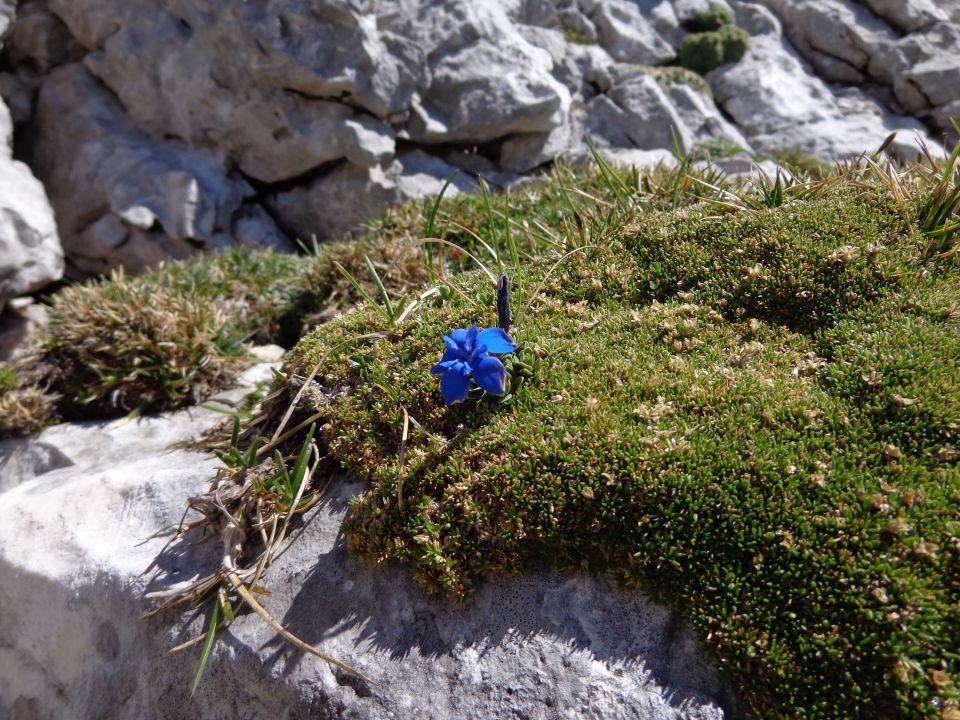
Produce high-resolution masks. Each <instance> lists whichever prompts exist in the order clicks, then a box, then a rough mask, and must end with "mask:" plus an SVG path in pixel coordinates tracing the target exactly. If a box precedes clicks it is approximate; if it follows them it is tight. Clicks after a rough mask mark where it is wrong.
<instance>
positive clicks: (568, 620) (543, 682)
mask: <svg viewBox="0 0 960 720" xmlns="http://www.w3.org/2000/svg"><path fill="white" fill-rule="evenodd" d="M269 367H270V366H268V365H261V366H258V367H256V368H253V369H251V370H250V371H248V372H247V373H246V374H245V378H246V381H247V382H254V381H257V380H261V379H263V378H265V377H268V376H269ZM243 392H244V390H242V389H241V390H240V391H239V392H237V391H234V392H233V393H230V394H229V395H230V396H231V397H233V398H234V399H236V398H237V397H238V396H239V395H242V393H243ZM220 418H222V416H221V415H218V414H215V413H213V412H210V411H206V410H201V409H196V408H195V409H190V410H184V411H180V412H177V413H174V414H170V415H165V416H160V417H153V418H147V417H144V418H138V419H136V420H132V421H126V420H117V421H112V422H98V423H80V424H72V425H60V426H56V427H52V428H48V429H47V430H45V431H44V432H43V433H42V434H41V435H40V436H39V437H38V438H36V439H33V440H17V441H6V442H5V443H3V444H2V445H0V457H4V458H5V459H4V460H3V461H2V462H0V488H5V492H4V494H3V503H2V504H0V520H2V521H0V580H2V582H0V632H2V633H3V637H4V638H5V641H4V643H3V644H2V645H0V716H3V717H8V718H18V719H21V718H22V719H24V720H25V719H26V718H31V719H36V718H68V717H110V718H117V719H123V718H131V719H134V718H136V719H137V720H151V719H153V718H181V717H187V716H197V717H203V718H211V719H218V718H223V719H224V720H226V719H228V718H229V719H231V720H232V719H233V718H237V717H244V718H257V719H260V718H263V719H264V720H266V719H268V718H269V719H271V720H273V719H274V718H364V719H367V718H369V719H380V718H383V719H386V718H414V717H416V718H435V719H436V720H448V719H456V718H475V717H491V718H492V717H507V716H509V715H515V716H520V717H529V718H611V717H618V718H636V719H637V720H641V719H642V720H720V719H721V718H730V717H739V716H740V714H741V710H740V707H739V705H738V703H737V700H736V698H735V697H733V696H732V695H731V693H730V692H729V691H728V690H727V689H726V688H725V687H724V685H723V683H722V682H721V681H720V678H719V675H718V673H717V671H716V670H715V669H714V668H712V667H711V666H710V665H709V664H708V663H707V662H706V661H705V659H704V658H703V656H702V655H701V653H700V651H699V649H698V648H697V645H696V643H695V642H694V640H693V638H692V636H691V635H690V633H689V632H688V631H687V630H686V629H685V628H684V626H683V625H682V624H681V623H680V622H679V621H678V620H677V619H676V618H674V617H673V616H672V615H671V613H670V612H669V611H668V610H667V609H666V608H664V607H663V606H659V605H656V604H654V603H652V602H650V601H649V600H647V599H646V598H644V597H643V596H642V595H640V594H639V593H637V592H633V591H631V592H617V591H616V590H615V589H614V588H613V587H612V586H611V585H610V583H609V582H608V581H606V580H605V579H603V578H600V577H597V576H592V575H580V576H569V575H561V574H558V573H554V572H549V571H546V570H540V571H537V572H534V573H532V574H530V575H527V576H524V577H522V578H504V579H500V580H497V581H494V582H489V583H485V584H483V585H482V586H481V587H479V588H478V589H477V591H476V593H475V596H474V597H473V599H472V601H471V602H470V603H469V604H467V605H465V606H456V605H454V604H452V603H450V602H449V601H447V600H444V599H442V598H436V597H432V596H428V595H426V594H425V593H424V592H423V591H422V590H420V588H419V587H418V586H417V585H416V583H415V582H414V580H413V578H412V577H411V575H410V574H409V573H408V572H405V571H403V570H402V569H399V568H390V567H386V568H372V567H370V566H369V565H366V564H360V563H359V562H357V561H354V560H353V559H351V558H350V557H349V556H348V554H347V551H346V547H345V542H344V539H343V537H342V535H341V533H340V529H339V527H340V523H341V521H342V520H343V518H344V516H345V515H346V513H347V512H348V506H347V502H348V500H349V499H350V497H351V496H353V495H354V494H356V493H357V492H358V491H360V490H361V487H360V486H358V485H357V484H356V483H351V482H350V481H349V480H348V479H344V478H341V479H337V480H334V481H333V483H332V485H331V486H330V488H329V489H328V491H327V494H326V496H325V500H324V501H323V502H322V503H321V504H320V505H319V506H318V507H317V508H316V509H315V510H313V511H311V513H310V514H309V515H308V517H307V518H306V521H305V524H304V525H303V526H301V527H300V528H298V529H297V530H296V531H295V532H294V535H295V536H296V537H295V540H294V541H293V542H292V543H289V544H288V546H287V547H286V549H284V550H283V551H282V552H281V553H279V555H278V558H277V560H276V562H275V563H274V564H273V565H272V566H271V567H270V568H269V570H268V571H267V573H266V575H265V576H264V578H263V580H262V582H261V584H262V585H265V586H266V587H268V588H269V589H270V591H271V594H270V595H269V596H263V597H262V598H261V601H262V602H263V604H264V605H265V606H266V608H267V610H268V611H269V612H270V613H271V614H273V615H274V617H276V618H277V619H278V620H279V621H280V622H281V623H282V624H283V625H284V626H285V627H286V628H287V629H288V630H290V631H292V632H293V633H295V634H296V635H297V636H299V637H300V638H301V639H303V640H304V641H306V642H308V643H310V644H312V645H315V646H316V647H317V648H318V649H319V650H320V651H322V652H324V653H327V654H329V655H331V656H333V657H335V658H337V659H338V660H340V661H342V662H346V663H348V664H349V665H351V666H352V667H354V668H356V669H357V670H359V671H360V672H361V673H363V674H364V675H366V676H367V677H368V678H370V679H371V680H372V681H374V683H375V684H371V683H367V682H366V681H363V680H361V679H359V678H357V677H355V676H352V675H350V674H349V673H345V672H344V671H342V670H339V669H336V668H333V667H332V666H330V665H328V664H327V663H325V662H323V661H321V660H319V659H317V658H315V657H313V656H311V655H305V654H304V653H303V652H301V651H299V650H297V649H296V648H293V647H292V646H289V645H287V644H286V643H285V642H284V641H283V640H282V639H280V638H279V637H278V636H277V635H276V634H275V633H274V632H273V631H272V630H271V629H270V628H269V627H267V626H266V625H265V624H264V623H263V622H262V621H261V620H260V619H259V617H258V616H256V615H253V614H251V615H246V616H242V617H239V618H238V619H237V620H236V621H235V622H234V623H233V624H232V625H231V627H230V629H229V631H228V632H225V633H223V634H222V636H221V638H222V639H220V640H219V641H218V642H217V644H216V646H215V650H214V653H213V656H212V658H211V660H210V662H209V665H208V668H207V671H206V674H205V676H204V679H203V682H202V684H201V686H200V689H199V691H198V693H197V695H196V696H194V698H193V699H190V696H189V687H190V682H191V679H192V675H193V669H194V663H195V661H196V655H197V652H196V651H197V648H194V649H193V650H188V651H186V652H185V653H180V654H174V655H171V654H169V653H168V652H167V650H168V649H169V648H170V647H172V646H173V645H175V644H178V643H180V642H183V641H184V640H186V639H189V638H190V637H193V636H195V635H197V634H199V633H200V632H202V628H203V622H204V618H203V617H198V616H197V615H196V614H194V613H191V612H189V611H188V612H187V613H185V614H184V615H183V616H181V617H180V619H179V620H178V619H177V616H176V614H168V615H165V616H159V617H157V618H153V619H150V620H147V621H144V620H141V619H140V615H141V614H142V613H143V612H144V611H146V610H148V609H149V608H150V607H151V605H150V604H149V602H148V601H146V600H144V599H143V598H142V597H141V595H142V593H143V592H144V591H145V590H150V589H157V588H159V587H164V586H167V585H170V584H173V583H177V582H182V581H186V580H189V579H190V578H191V577H194V576H196V575H197V574H206V573H207V572H209V571H210V570H211V569H212V568H213V567H215V566H216V564H217V563H218V562H219V555H218V549H219V548H218V542H217V539H216V538H208V539H207V541H206V542H200V543H199V544H197V543H196V538H193V539H191V542H190V543H188V542H183V543H176V544H174V545H172V546H170V547H169V548H167V549H164V544H165V537H164V536H163V535H162V534H160V535H159V536H154V535H155V534H157V533H160V531H162V530H164V529H165V528H169V527H170V526H171V525H172V524H176V523H177V522H178V521H179V520H180V517H181V515H182V513H183V508H184V502H185V498H186V497H188V496H189V495H192V494H197V493H199V492H202V491H203V490H204V489H205V488H206V486H207V485H208V484H209V481H210V479H211V477H212V473H213V468H214V467H215V465H216V464H217V461H216V458H214V457H213V456H212V455H208V454H203V453H197V452H192V451H188V450H184V449H171V447H170V446H171V445H172V444H173V443H175V442H177V441H178V440H181V439H184V438H189V437H192V436H195V435H196V434H198V433H200V432H201V431H203V430H204V429H205V428H207V427H209V426H210V425H212V424H213V423H215V422H217V421H218V420H219V419H220ZM154 560H156V563H157V568H158V572H157V574H155V575H154V574H148V575H145V576H143V575H141V573H142V572H143V570H144V569H145V568H147V567H148V566H149V565H150V564H151V563H152V562H153V561H154Z"/></svg>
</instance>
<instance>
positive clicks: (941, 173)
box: [920, 123, 960, 254]
mask: <svg viewBox="0 0 960 720" xmlns="http://www.w3.org/2000/svg"><path fill="white" fill-rule="evenodd" d="M954 126H955V127H957V131H958V132H960V127H958V126H957V124H956V123H954ZM923 150H924V152H926V154H927V157H928V159H929V160H930V165H931V167H932V168H933V170H934V172H935V173H936V182H935V184H934V186H933V192H932V193H931V194H930V198H929V200H927V202H926V205H925V207H924V209H923V214H922V215H921V218H920V226H921V227H922V228H923V232H924V233H925V234H926V236H927V237H928V238H930V243H929V246H928V250H927V251H928V252H929V253H931V254H933V253H951V254H952V253H953V252H955V251H956V242H957V237H958V236H960V165H958V163H957V160H958V159H960V142H958V143H957V144H956V145H955V146H954V148H953V152H952V153H950V157H949V158H948V159H947V161H946V163H944V166H943V168H942V169H941V168H939V167H938V165H937V163H936V162H935V161H934V159H933V157H932V155H930V153H929V152H927V148H926V147H924V148H923Z"/></svg>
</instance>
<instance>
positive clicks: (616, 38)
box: [580, 0, 678, 65]
mask: <svg viewBox="0 0 960 720" xmlns="http://www.w3.org/2000/svg"><path fill="white" fill-rule="evenodd" d="M651 4H653V3H643V5H648V6H649V5H651ZM655 5H656V8H655V11H656V12H655V14H654V17H653V18H651V17H648V16H647V15H644V14H643V13H642V12H641V4H638V3H634V2H629V0H607V1H604V2H601V1H600V0H580V8H581V9H582V10H583V11H584V13H585V14H586V15H587V17H589V18H590V20H591V21H592V22H593V24H594V25H595V26H596V28H597V34H598V36H599V39H600V44H601V45H602V46H603V48H604V49H605V50H606V51H607V52H608V53H610V56H611V57H612V58H613V59H614V60H618V61H620V62H627V63H635V64H638V65H659V64H661V63H665V62H668V61H669V60H672V59H673V58H674V57H675V56H676V52H675V51H674V49H673V47H672V46H671V45H670V43H669V42H668V41H667V40H665V39H664V38H663V37H662V36H663V35H664V34H670V33H676V29H677V26H678V22H677V18H676V16H675V15H674V13H673V9H672V8H671V6H670V4H669V3H666V2H661V3H656V4H655ZM657 20H659V23H658V22H657ZM657 25H659V27H657ZM664 31H666V33H665V32H664Z"/></svg>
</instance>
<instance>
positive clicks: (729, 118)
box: [0, 0, 960, 302]
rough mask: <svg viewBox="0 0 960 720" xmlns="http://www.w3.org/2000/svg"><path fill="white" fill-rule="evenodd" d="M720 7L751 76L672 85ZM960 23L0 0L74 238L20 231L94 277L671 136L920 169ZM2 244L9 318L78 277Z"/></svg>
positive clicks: (7, 69) (20, 105) (489, 6)
mask: <svg viewBox="0 0 960 720" xmlns="http://www.w3.org/2000/svg"><path fill="white" fill-rule="evenodd" d="M714 6H719V7H722V8H726V9H728V10H729V11H731V12H732V13H733V14H734V15H735V19H736V23H737V24H738V25H739V26H740V27H741V28H743V29H744V30H746V31H747V32H748V33H749V34H750V50H749V51H748V53H747V55H746V56H745V57H744V58H743V59H742V60H740V61H739V62H737V63H736V64H733V65H727V66H724V67H721V68H718V69H716V70H714V71H712V72H711V73H709V74H708V76H707V78H706V79H707V81H708V82H709V84H710V87H711V92H710V93H707V92H703V90H702V89H697V88H696V87H694V86H692V85H688V84H684V83H683V81H682V80H671V81H663V80H662V81H657V80H655V79H654V76H653V75H651V74H650V68H651V67H653V66H664V65H670V64H672V63H674V62H675V61H676V57H677V52H678V50H679V48H680V46H681V45H682V43H683V42H684V39H685V38H686V37H687V35H688V34H689V32H690V30H689V28H690V27H691V21H692V20H693V18H694V17H695V16H696V13H698V12H701V11H704V10H709V9H710V8H711V7H714ZM958 20H960V10H958V8H957V5H956V3H954V2H950V1H949V0H898V1H897V2H890V1H888V0H859V1H854V0H802V1H801V0H759V2H736V1H734V0H731V1H730V2H726V1H724V0H643V1H640V0H497V1H496V2H484V3H463V2H458V1H457V0H380V1H379V2H375V3H374V2H369V1H368V0H318V1H317V2H312V3H303V2H301V1H300V0H276V1H275V2H270V3H217V2H211V1H210V0H169V1H168V2H164V3H157V2H154V1H153V0H26V1H25V2H20V3H19V4H17V3H13V2H11V1H10V0H4V2H2V3H0V38H2V40H3V42H4V43H5V44H4V46H3V50H2V53H0V96H2V97H3V99H4V100H5V102H6V103H7V105H8V106H9V108H10V111H11V115H12V119H13V121H14V123H15V129H16V142H15V157H16V159H17V161H20V160H22V161H25V162H26V164H27V166H29V167H30V168H31V169H32V171H33V172H34V173H35V175H36V176H37V177H38V178H39V179H40V181H41V182H42V183H43V186H44V187H45V190H46V198H44V200H46V199H48V200H49V205H50V206H51V207H52V210H53V214H54V216H55V224H52V223H51V222H49V220H50V214H49V212H47V213H46V224H43V221H41V220H40V219H39V217H40V215H42V214H43V213H41V212H40V211H39V208H40V207H41V205H42V202H40V201H39V200H37V201H36V202H33V201H30V200H29V199H26V198H19V197H18V198H16V199H15V202H16V204H17V207H18V209H17V210H16V212H17V213H18V214H19V216H20V217H21V218H22V219H25V218H28V216H29V219H26V220H25V223H26V225H27V226H29V227H30V228H32V230H33V231H35V233H36V234H38V235H39V236H41V237H43V238H45V241H44V242H45V243H46V246H49V247H51V248H55V247H56V243H55V240H56V237H59V239H60V241H62V243H63V250H64V252H65V255H66V269H67V273H68V274H69V275H71V276H74V277H82V276H86V275H91V274H98V273H102V272H104V271H105V270H108V269H110V268H113V267H117V266H123V267H125V268H127V269H128V270H130V271H137V270H140V269H142V268H145V267H149V266H150V265H153V264H155V263H156V262H158V261H159V260H160V259H163V258H167V257H174V258H176V257H185V256H187V255H190V254H193V253H196V252H203V251H208V250H210V249H213V248H224V247H228V246H230V245H233V244H257V245H266V246H272V247H278V248H281V249H290V248H292V247H293V242H294V241H295V240H298V239H301V240H302V239H306V238H309V237H311V236H314V235H315V236H317V237H318V238H319V239H320V240H325V239H331V238H335V237H340V236H342V235H343V234H345V233H349V232H351V231H354V230H355V229H356V228H357V227H358V226H359V224H360V223H362V222H363V221H364V220H366V219H368V218H369V217H370V216H371V215H374V214H376V213H377V212H379V211H381V210H382V209H383V208H384V207H385V206H386V205H387V204H389V203H393V202H397V201H398V200H402V199H407V198H411V197H419V196H421V195H423V194H426V193H430V192H434V191H435V189H436V188H438V187H440V186H441V185H442V183H443V181H444V180H445V179H446V178H447V177H448V176H449V175H450V174H451V173H452V172H453V171H454V170H457V169H459V170H461V171H463V175H462V176H461V177H463V178H464V183H463V187H460V188H459V189H460V190H468V189H469V187H471V186H474V185H475V181H476V176H477V175H478V174H483V175H484V176H485V177H486V179H487V180H488V182H490V184H491V185H492V186H494V187H503V186H505V185H509V184H510V183H512V182H514V181H517V180H521V179H522V178H523V176H524V174H528V173H531V172H536V171H539V170H540V169H542V168H543V167H546V166H548V165H549V164H550V163H552V162H554V161H555V160H558V159H564V160H584V159H587V158H589V152H588V150H587V146H586V138H587V137H588V136H589V137H591V138H592V139H593V141H594V143H595V145H596V146H597V147H598V148H600V149H601V150H602V151H603V152H604V153H605V154H607V155H608V156H609V157H610V158H611V159H612V160H614V161H616V162H623V163H641V164H649V163H652V162H658V161H663V160H664V159H665V158H669V154H670V151H671V150H672V149H673V136H672V134H671V132H670V128H671V127H673V128H674V129H675V130H676V135H677V137H678V139H679V140H680V144H681V147H682V149H683V150H684V151H689V150H692V149H694V148H695V147H696V146H697V145H699V144H701V143H704V142H708V141H720V142H723V143H727V144H728V145H731V146H738V147H741V148H742V149H743V151H744V152H745V153H751V152H754V153H770V152H773V151H775V150H778V149H784V148H791V149H800V150H802V151H804V152H806V153H807V154H809V155H812V156H814V157H816V158H817V159H820V160H823V161H833V160H836V159H838V158H841V157H844V156H849V155H855V154H859V153H861V152H863V151H872V150H874V149H876V148H877V147H878V146H879V145H880V143H882V142H883V140H884V138H885V137H886V136H887V135H888V134H889V133H890V132H893V131H899V132H900V136H899V138H898V141H897V142H896V143H894V145H893V146H892V147H891V152H892V153H894V154H897V155H899V156H901V157H902V158H904V159H912V158H913V156H915V155H916V142H915V138H916V137H919V138H920V139H923V140H924V141H925V142H927V144H928V145H930V146H931V147H932V148H934V150H935V151H936V150H937V148H939V143H938V142H937V138H938V136H937V133H940V132H942V131H950V130H951V125H950V118H952V117H957V116H958V115H960V100H958V99H957V98H960V64H958V63H960V44H958V43H960V39H958V38H960V29H958V28H960V25H958ZM702 87H703V86H701V88H702ZM931 131H932V132H933V133H934V135H933V136H931V135H930V134H929V133H930V132H931ZM745 157H746V156H745ZM0 165H2V167H3V168H6V170H0V173H2V174H0V177H8V176H9V177H10V179H9V181H5V182H7V184H16V185H19V186H22V187H23V188H24V189H26V188H27V187H28V186H31V182H30V180H25V181H24V182H23V183H18V180H17V179H15V178H13V177H12V174H13V173H19V175H17V176H16V177H17V178H19V177H20V176H21V175H23V173H24V172H26V171H27V169H26V167H24V166H22V165H19V166H16V167H17V168H18V169H17V170H11V169H10V168H12V167H14V165H15V163H12V164H11V163H9V162H7V161H2V162H0ZM40 190H41V188H40V187H39V186H38V185H37V184H36V183H35V182H34V183H33V184H32V190H30V193H31V197H34V198H36V197H37V196H38V193H39V191H40ZM11 197H12V196H11ZM358 199H359V201H358ZM4 202H6V203H7V204H8V205H9V204H10V203H12V202H14V201H13V200H7V199H6V198H5V200H4ZM21 205H22V206H23V207H22V208H21ZM30 207H33V208H34V209H35V210H36V212H33V211H31V210H28V209H24V208H30ZM34 216H36V217H34ZM41 226H42V227H41ZM3 227H5V228H6V230H3V231H2V232H3V235H4V236H5V237H6V236H11V235H16V236H17V238H18V240H17V243H19V245H15V244H14V243H12V242H10V241H7V240H4V242H5V243H6V244H5V245H4V246H3V250H0V268H3V267H10V268H14V267H16V268H17V272H19V273H20V274H21V275H22V276H23V277H22V278H21V279H20V280H19V281H18V282H16V283H8V284H7V285H9V288H8V287H7V285H2V284H0V298H2V297H3V296H4V294H6V295H10V294H11V293H23V292H30V291H32V290H34V289H36V288H37V287H38V286H40V285H42V284H44V283H46V282H49V281H50V280H51V279H55V277H58V274H57V273H58V270H57V265H56V261H55V259H54V255H55V251H51V252H53V255H50V257H51V260H49V261H48V262H46V263H40V264H41V265H43V266H44V270H43V271H42V272H41V271H39V270H38V269H36V268H34V269H33V270H30V269H21V267H22V266H25V264H26V261H24V260H23V259H22V257H21V255H18V254H17V249H16V248H17V247H22V246H23V244H24V242H27V241H26V240H24V238H25V237H27V235H30V233H26V234H25V231H22V229H18V228H21V225H18V224H17V223H7V224H6V225H4V226H3ZM11 228H13V229H11ZM30 237H31V238H32V237H33V235H30ZM11 248H13V249H11ZM12 273H13V271H12V270H11V271H9V273H8V274H12ZM31 273H32V274H31ZM3 282H5V281H3V280H0V283H3ZM0 302H2V300H0Z"/></svg>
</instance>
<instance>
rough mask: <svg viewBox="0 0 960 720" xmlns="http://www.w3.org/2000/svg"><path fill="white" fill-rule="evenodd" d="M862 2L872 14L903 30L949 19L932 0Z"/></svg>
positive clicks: (914, 29)
mask: <svg viewBox="0 0 960 720" xmlns="http://www.w3.org/2000/svg"><path fill="white" fill-rule="evenodd" d="M863 2H864V4H865V5H866V6H867V7H869V8H870V9H871V10H872V11H873V12H874V14H876V15H879V16H880V17H881V18H883V19H884V20H886V21H887V22H888V23H890V24H891V25H893V26H895V27H897V28H899V29H900V30H903V31H905V32H914V31H916V30H920V29H922V28H924V27H926V26H928V25H932V24H933V23H936V22H944V21H947V20H949V19H950V18H949V16H948V15H947V13H946V12H945V11H944V10H943V9H942V8H940V7H938V6H937V5H936V3H934V2H933V0H863ZM947 2H950V0H947ZM954 5H955V3H954Z"/></svg>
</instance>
